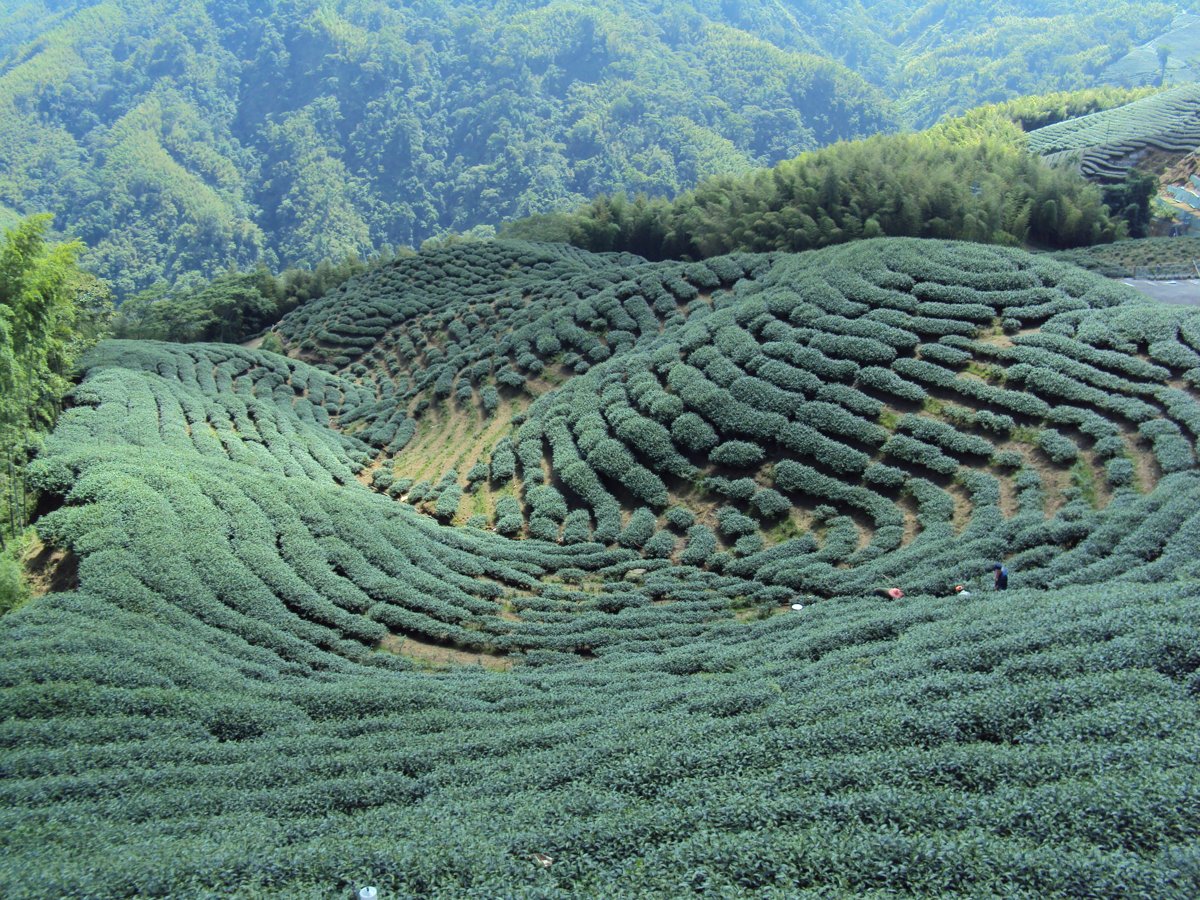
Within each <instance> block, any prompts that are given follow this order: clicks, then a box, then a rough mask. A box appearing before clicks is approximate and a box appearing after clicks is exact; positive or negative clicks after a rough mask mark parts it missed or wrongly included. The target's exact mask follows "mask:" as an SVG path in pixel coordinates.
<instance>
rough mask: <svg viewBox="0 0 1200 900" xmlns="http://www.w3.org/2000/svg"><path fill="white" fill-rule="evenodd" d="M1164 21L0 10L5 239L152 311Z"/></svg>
mask: <svg viewBox="0 0 1200 900" xmlns="http://www.w3.org/2000/svg"><path fill="white" fill-rule="evenodd" d="M1172 10H1173V7H1172V6H1170V5H1168V4H1161V3H1112V2H1089V3H1083V4H1080V3H1070V4H1067V3H1053V4H1046V3H1036V4H1035V3H1026V2H1020V3H985V4H969V5H965V4H955V5H951V6H947V5H946V4H932V5H929V4H924V3H917V2H915V0H906V2H901V3H888V4H863V3H860V2H856V3H852V4H849V5H847V4H835V3H827V4H825V3H822V4H814V3H782V2H778V0H745V2H741V3H737V4H728V3H721V4H718V3H715V2H712V3H709V2H705V3H700V4H694V3H688V4H683V3H668V4H651V3H646V2H642V0H620V2H618V0H610V2H606V3H602V4H588V5H587V6H586V7H585V6H580V5H578V4H574V3H571V2H564V0H554V2H532V0H505V2H494V3H453V2H440V3H429V4H408V5H396V4H388V3H384V2H381V0H339V2H336V3H323V2H322V3H319V2H317V0H270V2H265V0H264V2H204V0H185V2H181V3H174V4H161V3H150V2H147V0H93V2H77V3H67V4H60V3H6V4H4V5H0V219H11V218H12V216H13V215H14V214H16V213H20V214H28V213H31V212H37V211H41V210H52V211H54V212H55V214H56V225H57V226H58V227H59V228H60V229H61V230H63V231H65V232H71V233H73V234H75V235H77V236H79V237H81V238H82V239H83V240H84V241H85V242H86V243H87V244H88V245H89V247H91V248H92V249H91V251H90V255H89V258H88V260H87V261H88V263H89V265H91V266H92V267H93V268H94V269H95V270H96V271H97V272H98V273H99V274H102V275H104V276H106V277H108V278H110V279H112V280H113V282H114V284H115V286H116V288H117V290H118V293H119V294H128V293H129V292H131V291H133V290H134V289H137V288H141V287H145V286H146V285H147V284H149V283H151V282H153V281H155V280H156V279H159V278H166V279H168V280H174V279H175V278H178V277H179V276H181V275H183V274H185V273H188V272H193V271H200V272H204V273H206V274H213V273H215V272H217V271H220V270H221V269H223V268H224V267H226V266H227V265H234V266H238V267H244V266H247V265H249V264H252V263H254V262H256V261H258V260H264V261H266V262H267V263H268V264H270V265H272V266H284V265H291V264H304V263H307V264H310V265H312V264H315V263H316V262H318V261H319V260H321V259H326V258H338V257H340V256H342V255H343V254H344V253H346V252H349V251H359V252H361V251H365V250H367V249H370V248H374V247H378V246H380V245H383V244H393V245H396V244H418V243H420V242H421V241H422V240H423V239H424V238H426V237H428V236H430V235H432V234H434V233H437V232H439V231H441V230H444V229H457V230H467V229H469V228H471V227H473V226H477V225H481V224H495V223H497V222H500V221H502V220H504V219H506V218H509V217H513V216H521V215H528V214H533V213H539V212H545V211H548V210H550V209H556V208H562V207H564V206H571V205H575V204H578V203H580V202H582V201H584V200H585V199H586V198H588V197H592V196H595V195H596V194H598V193H603V192H614V191H617V190H621V191H627V192H630V193H636V192H640V191H645V192H646V193H648V194H651V195H671V194H674V193H676V192H678V191H680V190H683V189H686V188H689V187H691V186H693V185H695V184H696V183H697V182H698V181H699V180H701V179H702V178H704V177H706V176H709V175H714V174H726V175H728V174H735V173H739V172H745V171H747V170H748V169H750V168H753V167H758V166H764V165H770V164H773V163H775V162H777V161H779V160H781V159H787V158H790V157H792V156H795V155H796V154H797V153H799V152H801V151H803V150H807V149H812V148H814V147H817V146H821V145H824V144H827V143H830V142H833V141H836V140H839V139H843V138H852V137H857V136H864V135H868V134H872V133H875V132H878V131H888V130H894V129H895V128H897V127H900V126H902V125H906V124H915V125H922V124H927V123H928V122H930V121H932V120H933V119H935V118H936V117H938V116H939V115H941V114H943V113H945V112H947V111H956V110H959V109H962V108H967V107H970V106H974V105H976V104H978V103H980V102H984V101H990V100H1000V99H1006V98H1010V97H1014V96H1019V95H1021V94H1025V93H1031V92H1042V91H1047V90H1054V89H1067V88H1079V87H1085V86H1090V85H1091V84H1093V83H1094V81H1095V78H1096V73H1097V72H1099V71H1100V69H1101V68H1102V67H1103V66H1104V65H1105V64H1106V63H1107V62H1109V61H1111V60H1112V59H1115V58H1116V56H1118V55H1119V54H1120V52H1121V45H1122V44H1123V43H1125V42H1129V41H1134V42H1137V41H1142V40H1145V39H1147V38H1148V37H1150V36H1152V35H1153V34H1155V33H1156V30H1157V29H1161V28H1162V27H1164V26H1165V23H1167V22H1169V21H1170V18H1171V15H1172Z"/></svg>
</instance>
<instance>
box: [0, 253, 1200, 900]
mask: <svg viewBox="0 0 1200 900" xmlns="http://www.w3.org/2000/svg"><path fill="white" fill-rule="evenodd" d="M276 336H277V337H278V338H280V339H281V341H282V343H283V346H284V348H285V349H286V350H287V352H288V356H281V355H277V354H274V353H269V352H264V351H261V350H253V349H248V348H243V347H235V346H230V345H221V344H193V345H177V344H157V343H151V342H119V341H114V342H108V343H106V344H102V345H101V346H100V347H98V348H97V349H96V350H95V351H93V352H92V353H91V355H90V356H89V357H88V359H87V360H86V373H85V375H84V377H83V379H82V381H81V383H80V385H79V386H78V388H77V389H76V390H75V392H74V394H73V396H72V401H71V402H72V406H71V408H70V409H69V410H68V411H67V412H66V413H64V414H63V416H62V418H61V420H60V422H59V425H58V427H57V429H56V431H55V432H54V434H53V435H52V437H51V438H50V439H49V441H48V444H47V447H46V448H45V451H44V452H43V454H42V456H41V458H40V459H39V460H38V462H37V463H35V467H36V471H37V480H38V485H39V487H40V489H41V491H42V512H43V515H42V516H41V518H40V519H39V520H38V522H37V527H38V531H39V534H40V535H41V537H42V539H43V540H44V541H45V542H46V544H47V545H48V546H49V547H50V548H52V549H54V550H56V552H57V554H58V555H59V556H60V557H61V563H60V566H61V567H62V568H63V569H64V570H73V569H72V567H77V576H76V577H75V582H76V583H75V585H74V589H73V590H70V591H65V592H64V591H60V592H54V593H49V594H46V595H45V596H43V597H41V598H38V599H36V600H34V601H33V602H31V603H30V604H28V605H26V606H25V607H23V608H21V609H20V610H18V611H16V612H14V613H12V614H10V615H8V616H5V617H4V618H3V619H0V640H2V641H3V647H4V653H3V654H2V655H0V681H2V682H3V685H4V690H3V691H2V692H0V709H2V712H0V743H2V745H3V751H2V753H0V773H2V777H0V836H2V838H0V840H2V846H3V848H4V853H3V855H2V856H0V894H3V896H5V897H17V898H20V897H30V898H32V897H44V896H81V897H84V896H85V897H133V896H139V897H141V896H217V895H220V896H238V897H241V896H247V897H282V896H287V897H314V898H316V897H351V896H354V895H355V893H356V892H357V890H358V889H359V888H360V887H363V886H367V885H370V886H375V887H377V889H378V895H379V897H380V898H391V897H410V896H434V897H510V896H513V897H516V896H522V897H545V898H549V897H567V896H597V897H600V896H603V897H663V898H667V897H680V896H686V895H697V896H714V897H717V896H720V897H731V896H763V897H800V896H811V897H841V896H884V895H888V896H892V895H907V896H935V895H937V896H941V895H957V896H972V897H974V896H1004V897H1048V896H1061V897H1067V896H1071V897H1078V896H1096V897H1101V896H1113V897H1116V896H1121V897H1133V896H1136V897H1179V898H1187V897H1194V896H1197V895H1200V779H1198V778H1197V774H1198V770H1197V749H1196V748H1197V747H1200V707H1198V699H1200V697H1198V695H1200V674H1198V670H1200V581H1198V580H1197V579H1198V577H1200V527H1198V526H1200V470H1198V466H1197V457H1196V440H1197V438H1198V437H1200V311H1193V310H1189V309H1186V308H1180V307H1166V306H1159V305H1156V304H1153V303H1152V302H1150V301H1149V300H1147V299H1145V298H1142V297H1141V296H1140V295H1138V294H1136V293H1134V292H1132V291H1130V290H1128V289H1127V288H1125V287H1124V286H1122V285H1120V284H1115V283H1112V282H1109V281H1106V280H1104V279H1103V278H1100V277H1098V276H1096V275H1094V274H1092V273H1089V272H1086V271H1084V270H1082V269H1080V268H1077V267H1075V266H1073V265H1070V264H1067V263H1065V262H1060V261H1055V260H1052V259H1050V258H1048V257H1044V256H1038V257H1035V256H1031V255H1029V254H1027V253H1024V252H1022V251H1018V250H1011V249H999V248H993V247H984V246H980V245H971V244H958V243H948V242H934V241H919V240H904V239H896V240H874V241H862V242H858V243H854V244H849V245H845V246H842V247H836V248H831V249H827V250H822V251H815V252H811V253H805V254H767V255H734V256H724V257H718V258H714V259H710V260H707V261H705V262H702V263H686V264H684V263H647V262H645V261H643V260H641V259H639V258H638V257H635V256H630V255H628V254H589V253H587V252H584V251H582V250H578V249H574V248H570V247H563V246H557V245H545V244H532V243H519V242H489V243H463V244H457V245H451V246H448V247H443V248H441V249H437V250H428V251H425V252H423V253H421V254H420V255H418V256H416V257H413V258H408V259H399V260H397V261H395V262H394V263H390V264H387V265H384V266H382V267H380V268H378V269H375V270H374V271H372V272H370V273H368V274H366V275H363V276H361V277H359V278H356V279H353V280H351V281H349V282H347V283H346V284H345V285H343V286H342V287H341V288H340V289H339V290H338V291H336V292H335V293H333V294H331V295H329V296H326V297H325V298H322V299H320V300H316V301H313V302H312V303H309V304H307V305H305V306H303V307H301V308H300V309H298V310H296V311H295V312H293V313H291V314H290V315H289V316H288V317H286V318H285V319H284V320H283V321H282V322H281V323H279V325H278V326H277V328H276ZM276 346H278V345H276ZM997 562H1000V563H1003V564H1005V565H1006V566H1007V567H1008V569H1009V572H1010V589H1009V590H1008V591H1007V592H1003V593H1001V592H996V591H993V590H992V589H991V585H992V575H991V568H992V565H993V564H994V563H997ZM958 585H964V586H966V588H967V592H966V594H964V595H956V594H955V587H956V586H958ZM890 587H899V588H901V589H902V590H903V591H904V592H905V594H906V596H905V597H904V598H902V599H898V600H891V599H887V598H886V597H885V596H882V595H884V593H885V591H886V589H887V588H890Z"/></svg>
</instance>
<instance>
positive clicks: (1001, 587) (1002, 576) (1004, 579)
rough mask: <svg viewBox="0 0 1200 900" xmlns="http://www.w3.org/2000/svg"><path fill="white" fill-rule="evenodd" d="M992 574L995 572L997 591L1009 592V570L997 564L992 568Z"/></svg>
mask: <svg viewBox="0 0 1200 900" xmlns="http://www.w3.org/2000/svg"><path fill="white" fill-rule="evenodd" d="M992 572H994V573H995V575H996V590H998V591H1007V590H1008V569H1006V568H1005V567H1004V566H1002V565H1001V564H1000V563H996V564H995V565H993V566H992Z"/></svg>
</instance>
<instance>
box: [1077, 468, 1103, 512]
mask: <svg viewBox="0 0 1200 900" xmlns="http://www.w3.org/2000/svg"><path fill="white" fill-rule="evenodd" d="M1071 484H1073V485H1075V487H1077V488H1079V496H1081V497H1082V498H1083V499H1084V500H1085V501H1086V502H1087V504H1088V506H1090V507H1091V508H1092V509H1098V508H1099V506H1100V497H1099V494H1098V493H1097V491H1096V473H1095V472H1094V471H1092V467H1091V466H1089V465H1088V464H1087V462H1086V461H1085V460H1083V459H1077V460H1076V461H1075V465H1073V466H1071Z"/></svg>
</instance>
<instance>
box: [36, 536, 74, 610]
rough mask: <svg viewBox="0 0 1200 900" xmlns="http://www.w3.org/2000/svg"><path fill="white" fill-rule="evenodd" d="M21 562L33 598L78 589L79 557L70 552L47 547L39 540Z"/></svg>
mask: <svg viewBox="0 0 1200 900" xmlns="http://www.w3.org/2000/svg"><path fill="white" fill-rule="evenodd" d="M23 562H24V564H25V573H26V577H27V578H28V580H29V584H30V587H31V588H32V589H33V596H35V597H41V596H44V595H46V594H52V593H58V592H60V591H74V590H77V589H78V588H79V557H77V556H76V555H75V554H74V553H73V552H72V551H70V550H59V549H57V548H55V547H48V546H46V545H45V544H43V543H42V542H41V541H40V540H39V541H36V542H35V543H34V544H33V546H32V547H31V548H30V550H29V552H28V553H27V554H26V555H25V557H24V559H23Z"/></svg>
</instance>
